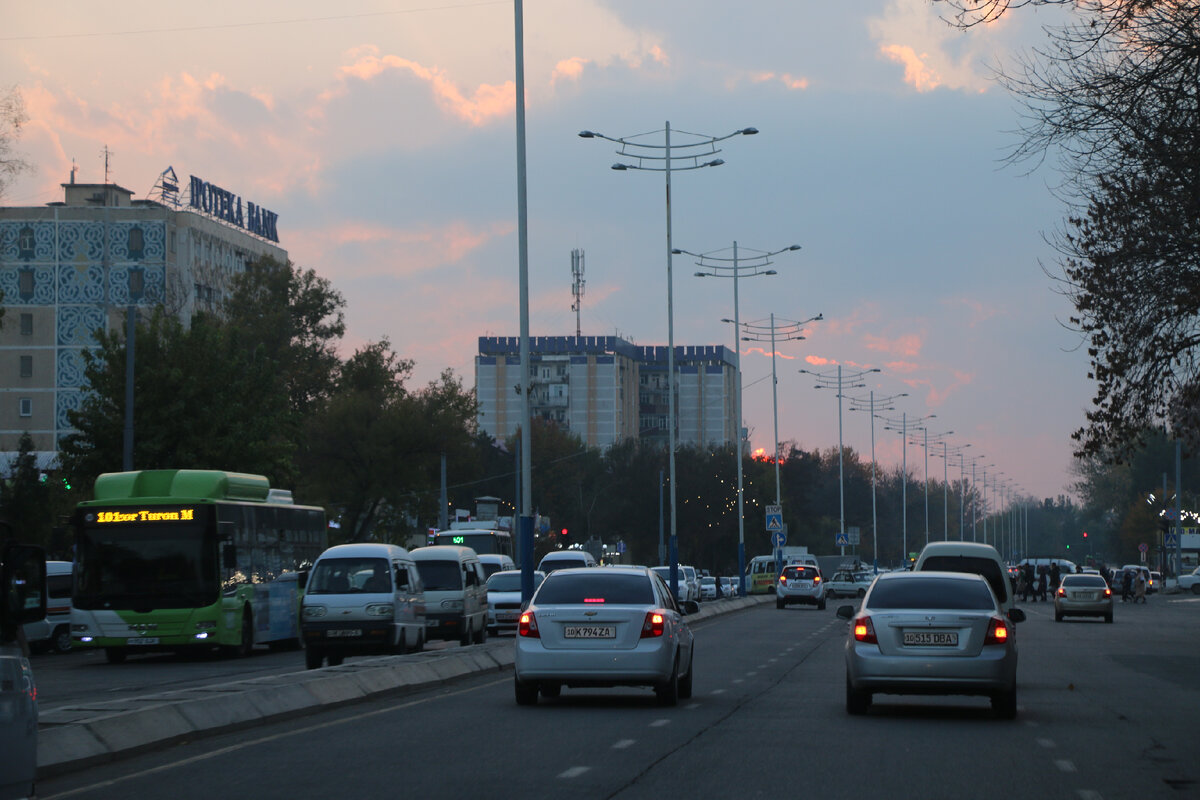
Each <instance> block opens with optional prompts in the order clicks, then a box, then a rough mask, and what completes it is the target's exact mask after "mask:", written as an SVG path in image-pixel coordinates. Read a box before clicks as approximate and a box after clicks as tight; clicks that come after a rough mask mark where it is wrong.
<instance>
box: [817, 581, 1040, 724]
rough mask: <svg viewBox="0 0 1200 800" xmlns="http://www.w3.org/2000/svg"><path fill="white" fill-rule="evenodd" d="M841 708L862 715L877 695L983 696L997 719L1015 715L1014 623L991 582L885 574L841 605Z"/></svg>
mask: <svg viewBox="0 0 1200 800" xmlns="http://www.w3.org/2000/svg"><path fill="white" fill-rule="evenodd" d="M837 615H838V616H839V617H841V618H843V619H847V620H850V622H851V624H850V626H849V634H848V636H847V639H846V711H847V713H849V714H856V715H857V714H865V713H866V712H867V710H868V709H869V708H870V706H871V699H872V696H873V695H874V694H876V693H880V694H905V695H908V694H919V695H926V694H928V695H986V696H988V697H989V698H991V702H992V709H993V710H994V711H995V713H996V714H997V716H1000V717H1002V718H1004V719H1012V718H1013V717H1015V716H1016V714H1017V647H1016V637H1015V636H1013V624H1014V623H1017V622H1020V621H1022V620H1024V619H1025V612H1024V611H1022V610H1021V609H1019V608H1014V609H1012V610H1011V611H1009V612H1008V613H1007V614H1005V612H1004V610H1003V608H1002V607H1001V604H1000V601H999V600H998V599H997V598H996V593H995V592H994V591H993V590H992V587H991V585H990V584H989V582H988V581H987V580H985V579H984V578H983V577H982V576H980V575H978V574H976V573H973V572H938V571H925V570H920V571H914V572H890V573H887V574H886V575H880V576H879V577H878V578H876V579H875V582H874V583H873V584H871V588H870V589H869V590H868V591H867V596H866V597H864V598H863V601H862V604H861V607H860V608H859V610H858V611H857V613H856V612H855V609H854V606H852V605H845V606H842V607H840V608H839V609H838V610H837Z"/></svg>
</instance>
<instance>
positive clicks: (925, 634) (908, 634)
mask: <svg viewBox="0 0 1200 800" xmlns="http://www.w3.org/2000/svg"><path fill="white" fill-rule="evenodd" d="M904 644H905V646H910V645H911V646H917V647H957V646H958V634H957V633H947V632H945V631H905V632H904Z"/></svg>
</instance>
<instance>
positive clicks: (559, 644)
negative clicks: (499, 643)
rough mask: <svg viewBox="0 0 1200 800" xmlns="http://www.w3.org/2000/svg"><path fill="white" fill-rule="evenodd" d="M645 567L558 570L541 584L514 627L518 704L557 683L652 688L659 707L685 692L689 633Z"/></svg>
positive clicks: (681, 610)
mask: <svg viewBox="0 0 1200 800" xmlns="http://www.w3.org/2000/svg"><path fill="white" fill-rule="evenodd" d="M697 610H699V609H698V606H697V605H696V604H695V603H694V602H686V603H683V604H680V603H677V602H676V601H675V598H674V597H672V596H671V591H670V590H669V589H668V588H667V585H666V584H665V583H663V581H662V579H661V578H659V577H658V575H657V574H655V573H654V572H653V571H652V570H648V569H646V570H626V569H621V570H615V569H614V570H608V569H563V570H557V571H555V572H553V573H552V574H550V575H547V576H546V579H545V580H544V581H542V585H541V586H540V587H539V588H538V590H537V592H535V593H534V596H533V600H532V602H531V603H530V605H529V608H527V609H525V611H523V612H522V613H521V619H520V622H519V625H518V628H517V641H516V656H515V660H514V663H513V686H514V691H515V694H516V701H517V704H518V705H534V704H535V703H537V699H538V694H539V693H540V694H541V695H542V696H543V697H557V696H558V695H559V693H560V692H561V691H562V688H563V687H564V686H565V687H567V688H577V687H608V686H650V687H653V689H654V692H655V694H657V695H658V701H659V703H660V704H661V705H666V706H673V705H675V704H677V703H678V702H679V699H680V698H684V699H686V698H688V697H691V696H692V683H693V672H694V669H693V660H692V632H691V629H689V628H688V626H687V623H686V622H685V621H684V614H685V613H691V612H694V611H697Z"/></svg>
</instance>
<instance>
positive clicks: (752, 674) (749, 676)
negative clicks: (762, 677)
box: [746, 672, 758, 678]
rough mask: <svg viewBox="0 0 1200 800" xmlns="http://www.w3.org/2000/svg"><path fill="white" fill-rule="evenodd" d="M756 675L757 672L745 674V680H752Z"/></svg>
mask: <svg viewBox="0 0 1200 800" xmlns="http://www.w3.org/2000/svg"><path fill="white" fill-rule="evenodd" d="M757 674H758V673H757V672H747V673H746V677H747V678H753V677H754V676H755V675H757Z"/></svg>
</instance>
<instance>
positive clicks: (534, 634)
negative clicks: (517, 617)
mask: <svg viewBox="0 0 1200 800" xmlns="http://www.w3.org/2000/svg"><path fill="white" fill-rule="evenodd" d="M517 635H518V636H528V637H529V638H530V639H540V638H542V634H540V633H538V626H537V617H535V616H534V615H533V612H532V611H526V612H525V613H524V614H522V615H521V621H520V622H518V623H517Z"/></svg>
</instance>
